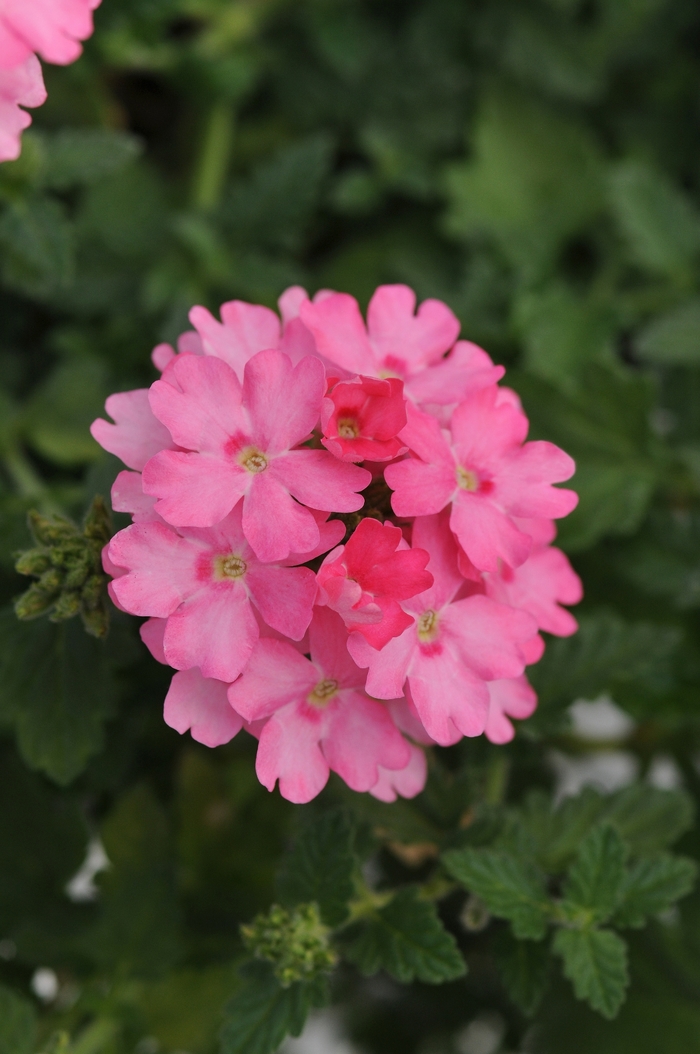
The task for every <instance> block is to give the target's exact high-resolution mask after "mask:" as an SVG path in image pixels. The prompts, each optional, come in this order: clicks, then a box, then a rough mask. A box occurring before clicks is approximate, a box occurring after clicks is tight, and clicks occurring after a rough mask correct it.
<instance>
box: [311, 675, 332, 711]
mask: <svg viewBox="0 0 700 1054" xmlns="http://www.w3.org/2000/svg"><path fill="white" fill-rule="evenodd" d="M337 691H338V682H337V681H334V680H333V679H332V678H330V677H326V678H325V679H324V680H323V681H319V682H318V684H317V685H316V687H315V688H314V690H313V692H309V695H308V701H309V702H310V703H311V705H312V706H325V705H326V703H329V702H330V701H331V699H332V698H333V696H334V695H335V693H336V692H337Z"/></svg>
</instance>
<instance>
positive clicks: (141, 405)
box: [90, 388, 175, 472]
mask: <svg viewBox="0 0 700 1054" xmlns="http://www.w3.org/2000/svg"><path fill="white" fill-rule="evenodd" d="M105 410H106V411H107V413H108V414H109V416H110V417H111V418H112V419H113V420H114V422H115V423H114V424H111V422H109V421H105V420H104V419H103V418H102V417H98V418H97V420H96V421H93V422H92V424H91V425H90V434H91V435H92V438H93V439H94V440H96V442H98V443H99V444H100V446H101V447H102V448H103V449H104V450H107V451H109V453H110V454H114V455H116V457H118V458H120V460H121V461H123V462H124V464H125V465H127V466H128V467H129V468H135V469H138V471H139V472H140V471H141V469H142V468H143V466H144V465H145V464H146V462H147V461H148V460H149V458H152V457H153V455H154V454H157V453H158V452H159V451H160V450H172V449H173V448H174V446H175V444H174V443H173V440H172V437H171V435H170V432H169V431H168V429H167V428H166V427H165V425H163V424H161V423H160V421H159V420H158V418H157V417H156V416H155V415H154V413H153V411H152V410H151V404H150V402H149V399H148V388H136V389H135V390H134V391H131V392H118V393H117V394H116V395H110V396H109V398H108V399H107V401H106V403H105Z"/></svg>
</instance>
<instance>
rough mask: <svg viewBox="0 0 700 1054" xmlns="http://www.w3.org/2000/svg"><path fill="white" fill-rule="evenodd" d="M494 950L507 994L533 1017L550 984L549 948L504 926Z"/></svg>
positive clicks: (524, 1011)
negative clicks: (525, 938) (514, 933)
mask: <svg viewBox="0 0 700 1054" xmlns="http://www.w3.org/2000/svg"><path fill="white" fill-rule="evenodd" d="M494 953H495V957H496V965H497V966H498V970H499V973H500V975H501V979H502V981H503V983H504V985H505V987H506V990H507V992H508V995H509V996H510V998H511V999H512V1000H513V1002H514V1003H515V1004H516V1006H519V1007H520V1009H521V1010H522V1011H523V1013H524V1014H527V1015H528V1016H531V1015H532V1014H534V1013H535V1011H536V1010H537V1008H538V1006H539V1005H540V1002H541V1001H542V996H543V995H544V993H545V992H546V990H547V986H548V984H549V968H550V963H551V958H552V956H551V953H550V951H549V948H548V947H547V945H546V944H543V943H542V942H539V941H523V940H518V939H517V938H516V937H514V936H513V934H512V932H511V930H510V929H503V930H502V931H501V932H500V933H499V934H498V936H497V938H496V940H495V942H494Z"/></svg>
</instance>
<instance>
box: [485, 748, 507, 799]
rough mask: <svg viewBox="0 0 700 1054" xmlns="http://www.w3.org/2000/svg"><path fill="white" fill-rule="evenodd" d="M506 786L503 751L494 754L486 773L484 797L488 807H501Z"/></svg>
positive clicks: (505, 764) (505, 766)
mask: <svg viewBox="0 0 700 1054" xmlns="http://www.w3.org/2000/svg"><path fill="white" fill-rule="evenodd" d="M507 786H508V759H507V757H506V756H505V754H504V753H503V751H501V750H498V751H497V752H494V754H493V757H492V758H491V762H490V764H489V767H488V771H487V773H486V790H485V794H484V797H485V799H486V802H487V804H488V805H501V804H502V802H503V799H504V798H505V796H506V788H507Z"/></svg>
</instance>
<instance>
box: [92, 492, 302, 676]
mask: <svg viewBox="0 0 700 1054" xmlns="http://www.w3.org/2000/svg"><path fill="white" fill-rule="evenodd" d="M241 518H242V515H241V508H240V506H237V507H236V509H234V511H233V512H232V513H231V514H230V515H229V516H228V517H227V518H226V519H225V520H223V521H222V522H221V523H220V524H218V525H217V526H216V527H214V528H208V529H194V528H190V529H187V530H184V529H183V530H181V531H180V533H178V532H177V531H175V530H174V529H173V528H172V527H169V526H167V525H166V524H162V523H155V522H152V523H139V524H134V525H133V526H131V527H127V528H125V530H123V531H119V533H118V534H116V535H115V536H114V538H113V539H112V541H111V542H110V545H109V549H108V557H109V560H110V561H111V562H112V564H114V565H116V567H117V568H124V569H126V574H124V573H122V574H120V576H119V577H117V578H115V579H114V580H113V582H112V592H113V595H114V596H115V597H116V599H117V601H118V602H119V605H120V606H121V607H122V608H123V609H124V610H127V611H130V612H131V613H132V614H134V615H146V616H151V617H156V618H163V619H167V624H166V626H165V629H164V636H163V653H164V655H165V658H166V659H167V661H168V663H169V664H170V665H171V666H174V667H175V668H176V669H178V670H188V669H191V668H192V667H194V666H197V667H199V668H200V669H201V671H202V674H203V675H204V676H205V677H214V678H217V679H218V680H221V681H233V680H234V679H235V678H236V677H238V675H239V674H240V672H241V670H242V669H243V668H244V666H245V664H246V662H247V661H248V659H249V658H250V655H251V652H252V650H253V647H254V645H255V642H256V641H257V639H258V637H259V629H258V623H257V621H256V618H255V614H254V612H253V608H252V604H254V605H255V607H256V608H257V609H258V611H259V612H260V614H261V615H262V617H263V618H264V620H265V621H266V622H267V623H268V625H270V626H272V627H273V629H276V630H278V631H279V632H280V633H283V634H285V636H287V637H291V638H292V639H294V640H301V638H302V637H303V636H304V634H305V632H306V630H307V628H308V626H309V623H310V621H311V614H312V608H313V603H314V598H315V596H316V581H315V578H314V574H313V572H312V571H310V570H309V569H308V568H306V567H281V566H279V565H274V564H262V563H260V561H259V560H257V559H256V557H255V554H254V553H253V550H252V549H251V547H250V545H249V544H248V542H247V541H246V539H245V536H244V533H243V530H242V526H241ZM305 559H306V554H304V555H302V556H301V557H300V562H301V561H303V560H305Z"/></svg>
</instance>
